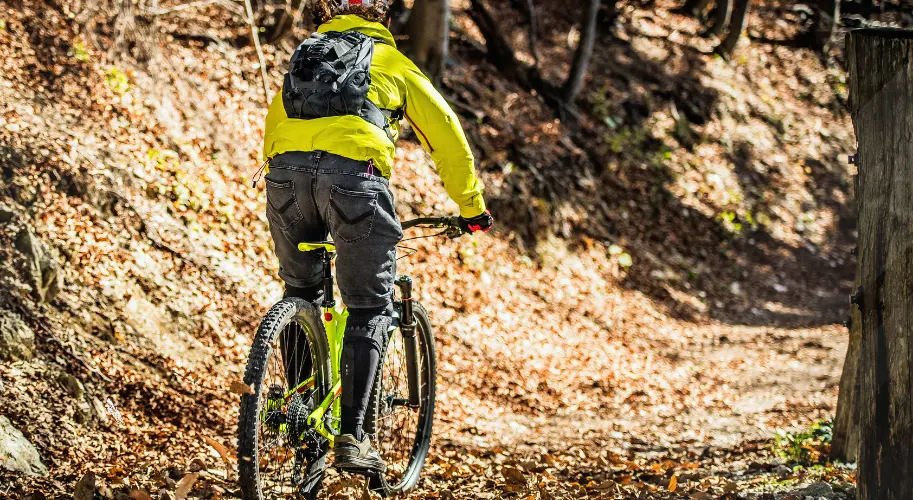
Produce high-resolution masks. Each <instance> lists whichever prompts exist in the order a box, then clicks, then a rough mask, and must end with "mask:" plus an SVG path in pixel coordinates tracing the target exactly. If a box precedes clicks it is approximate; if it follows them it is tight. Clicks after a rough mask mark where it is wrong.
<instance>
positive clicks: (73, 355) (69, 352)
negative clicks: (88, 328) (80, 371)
mask: <svg viewBox="0 0 913 500" xmlns="http://www.w3.org/2000/svg"><path fill="white" fill-rule="evenodd" d="M37 324H38V327H39V328H40V329H41V330H42V331H43V332H44V333H45V334H46V335H47V336H48V338H50V339H51V340H53V341H54V342H55V343H56V344H57V345H59V346H60V348H61V349H63V352H64V353H65V354H67V355H69V356H70V357H71V358H73V359H75V360H76V361H79V363H80V364H82V366H83V367H85V369H86V370H89V373H92V374H94V375H98V377H99V378H101V379H102V380H104V381H105V382H108V383H109V384H110V383H112V382H114V381H113V380H111V379H110V378H108V376H107V375H105V374H104V373H102V372H100V371H99V370H98V369H97V368H95V367H94V366H92V365H90V364H89V363H88V362H87V361H86V360H84V359H82V358H81V357H79V355H78V354H76V353H75V352H73V351H72V350H70V348H69V347H67V345H66V344H64V343H63V341H61V340H60V339H59V338H57V336H56V335H54V334H53V333H52V332H51V330H49V329H48V328H47V327H46V326H44V325H43V324H42V323H41V322H40V321H39V322H38V323H37Z"/></svg>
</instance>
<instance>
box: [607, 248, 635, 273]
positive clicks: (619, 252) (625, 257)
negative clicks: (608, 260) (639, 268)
mask: <svg viewBox="0 0 913 500" xmlns="http://www.w3.org/2000/svg"><path fill="white" fill-rule="evenodd" d="M609 255H612V256H614V257H615V258H616V259H618V265H620V266H621V267H624V268H628V267H631V266H633V265H634V259H633V258H632V257H631V254H629V253H628V252H625V251H624V249H623V248H621V247H620V246H618V245H612V246H610V247H609Z"/></svg>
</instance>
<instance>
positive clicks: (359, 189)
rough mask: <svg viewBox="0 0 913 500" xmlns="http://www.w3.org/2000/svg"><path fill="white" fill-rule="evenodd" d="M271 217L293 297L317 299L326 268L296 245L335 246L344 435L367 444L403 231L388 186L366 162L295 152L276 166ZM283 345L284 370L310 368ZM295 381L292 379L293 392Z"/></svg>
mask: <svg viewBox="0 0 913 500" xmlns="http://www.w3.org/2000/svg"><path fill="white" fill-rule="evenodd" d="M269 167H270V168H269V174H267V176H266V200H267V208H266V217H267V219H268V220H269V223H270V224H269V225H270V233H272V236H273V241H274V243H275V247H276V255H277V256H278V257H279V276H281V277H282V279H283V280H284V281H285V283H286V285H287V287H286V292H287V293H288V292H289V291H292V290H290V287H289V285H290V286H291V287H294V288H295V289H296V290H294V291H295V292H296V293H299V294H301V296H310V297H314V296H316V294H317V293H318V289H319V287H320V285H321V282H322V279H323V273H322V271H323V263H322V261H321V259H320V257H319V256H318V255H316V254H314V253H313V252H301V251H299V250H298V243H301V242H317V241H323V240H326V238H327V234H328V233H329V234H331V235H332V236H333V241H334V242H335V244H336V252H337V256H336V280H337V283H338V284H339V289H340V291H341V295H342V301H343V303H344V304H345V305H346V306H347V307H348V308H349V313H350V314H349V320H348V322H347V323H346V331H345V337H344V342H343V348H342V366H341V367H340V375H341V377H342V422H341V424H340V425H341V428H340V431H341V432H342V434H353V435H355V437H356V438H357V439H361V437H362V423H363V421H364V415H365V410H366V408H367V405H368V397H369V395H370V391H371V387H372V386H373V384H374V379H375V376H376V373H377V369H378V366H379V363H380V356H381V353H382V352H383V351H384V347H385V345H386V341H387V331H388V330H389V328H390V322H391V314H392V307H391V303H392V299H393V280H394V276H395V273H396V245H397V243H399V241H400V240H401V239H402V237H403V231H402V228H401V226H400V223H399V219H398V218H397V216H396V211H395V208H394V207H395V205H394V202H393V194H392V193H391V192H390V186H389V182H388V181H387V179H385V178H383V177H378V176H375V175H372V174H373V171H374V169H373V168H372V167H370V166H369V165H368V164H367V163H365V162H359V161H355V160H350V159H348V158H343V157H341V156H337V155H333V154H329V153H326V152H321V151H316V152H307V153H306V152H293V153H284V154H281V155H278V156H276V157H275V158H273V159H272V161H270V165H269ZM289 340H292V339H285V338H284V336H283V338H282V339H280V342H281V343H280V346H281V348H282V356H283V359H284V360H285V363H286V367H287V368H289V367H302V366H305V365H309V359H310V357H309V354H308V353H307V352H304V351H302V350H301V349H299V348H296V347H294V346H296V345H297V346H306V345H307V343H306V342H297V339H294V340H296V342H292V343H291V345H286V342H288V341H289ZM297 381H298V379H297V377H296V378H295V380H294V381H293V380H289V381H288V382H289V384H290V385H291V386H294V385H295V384H296V383H297Z"/></svg>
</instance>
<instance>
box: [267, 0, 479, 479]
mask: <svg viewBox="0 0 913 500" xmlns="http://www.w3.org/2000/svg"><path fill="white" fill-rule="evenodd" d="M315 11H316V13H317V17H318V21H319V22H320V25H319V27H318V29H317V32H318V35H312V37H311V39H314V40H323V43H326V41H327V40H330V39H331V38H332V37H331V36H330V35H334V36H336V35H338V34H339V33H342V34H349V33H351V32H356V33H361V34H363V35H367V37H370V39H372V40H371V41H372V42H373V45H374V47H373V56H372V58H371V59H370V61H369V62H370V79H369V80H366V82H364V83H367V84H368V89H367V101H370V102H366V106H371V107H372V108H371V109H374V108H378V109H380V110H381V111H382V116H383V120H382V122H381V121H378V119H377V114H376V113H374V114H373V115H370V116H369V115H368V114H366V113H359V114H355V113H357V111H356V112H355V113H353V114H342V115H338V114H337V115H334V116H320V114H319V113H318V114H317V116H314V113H313V112H312V113H311V114H310V115H307V116H303V115H301V114H300V111H295V110H298V109H299V106H297V105H295V104H292V105H291V106H290V105H289V103H294V102H295V101H294V99H295V98H296V97H300V93H295V92H291V89H290V88H288V87H289V86H293V85H292V84H290V83H289V82H290V80H289V76H288V75H286V79H285V83H284V85H283V92H282V93H280V94H279V95H277V96H276V98H275V99H273V101H272V103H271V104H270V106H269V111H268V114H267V117H266V125H265V138H264V145H263V154H264V157H265V158H267V159H268V161H269V169H268V171H267V174H266V186H267V187H266V196H267V208H266V214H267V219H268V220H269V225H270V233H271V235H272V238H273V241H274V243H275V252H276V256H277V257H278V259H279V276H280V277H281V278H282V279H283V281H284V282H285V296H286V297H300V298H302V299H305V300H308V301H311V302H316V301H318V300H320V299H321V297H322V288H321V279H322V274H321V271H322V265H321V262H320V261H319V258H318V257H317V256H315V255H312V253H311V252H308V253H304V252H299V251H298V250H297V244H298V243H299V242H315V241H322V240H325V239H326V238H327V234H328V233H329V234H331V235H332V237H333V240H334V242H335V244H336V247H337V258H338V260H337V264H338V266H337V275H338V277H337V279H338V284H339V288H340V291H341V294H342V299H343V302H344V303H345V304H346V306H347V307H348V309H349V319H348V322H347V325H346V330H345V337H344V338H345V340H344V344H343V351H342V365H341V370H340V371H341V377H342V395H341V398H342V400H341V406H342V421H341V422H340V436H338V437H337V438H336V440H335V449H334V453H335V464H336V467H337V468H339V469H342V470H348V471H353V472H374V473H378V472H382V471H383V470H384V467H385V466H384V462H383V459H382V458H381V456H380V454H379V453H378V452H377V450H376V449H374V447H373V446H372V444H371V441H370V437H369V436H367V435H366V434H365V433H364V431H363V429H362V423H363V421H364V416H365V410H366V407H367V403H368V398H369V396H370V394H369V393H370V390H371V388H372V387H373V383H374V378H375V376H376V373H377V370H378V366H379V362H380V355H381V353H382V352H383V350H384V347H385V344H386V341H387V338H386V336H387V330H388V329H389V326H390V322H391V317H392V295H393V281H394V275H395V270H396V245H397V243H398V242H399V241H400V240H401V239H402V234H403V233H402V229H401V227H400V223H399V219H398V217H397V215H396V211H395V204H394V201H393V194H392V193H391V191H390V185H389V178H390V175H391V171H392V169H393V163H394V161H393V157H394V152H395V148H394V141H395V140H396V137H397V136H398V131H399V121H398V118H399V117H400V116H401V115H402V116H404V117H405V118H406V119H407V120H408V121H409V123H410V124H411V126H412V129H413V130H414V131H415V134H416V136H417V137H418V139H419V141H420V142H421V144H422V146H424V148H425V149H426V150H427V151H428V152H429V153H430V154H431V158H432V159H433V160H434V163H435V165H436V168H437V170H438V173H439V174H440V176H441V179H442V181H443V184H444V187H445V189H446V190H447V193H448V194H449V195H450V197H451V198H452V199H453V200H454V201H455V202H456V203H457V204H458V205H459V210H460V224H461V226H462V227H463V230H464V231H466V232H475V231H487V230H488V229H489V228H490V227H491V225H492V223H493V220H492V217H491V215H490V214H489V212H488V211H487V210H486V209H485V201H484V200H483V198H482V185H481V183H480V182H479V180H478V179H477V178H476V175H475V172H474V167H473V156H472V152H471V151H470V149H469V145H468V144H467V141H466V137H465V135H464V133H463V130H462V128H461V126H460V122H459V120H458V118H457V116H456V115H455V114H454V112H453V110H451V109H450V107H449V106H448V104H447V103H446V101H445V100H444V98H443V97H442V96H441V95H440V94H439V93H438V91H437V90H436V89H435V88H434V86H433V85H432V84H431V82H430V81H429V80H428V78H427V77H425V75H424V74H422V72H421V71H420V70H419V69H418V68H417V67H416V66H415V64H414V63H412V61H410V60H409V59H408V58H407V57H405V56H404V55H402V54H401V53H400V52H399V51H398V50H397V49H396V43H395V42H394V40H393V36H392V35H391V34H390V31H389V29H388V28H387V26H389V18H388V5H387V3H386V1H385V0H317V2H316V5H315ZM319 34H323V36H324V38H320V37H321V35H319ZM315 36H316V37H317V38H315ZM311 39H309V40H311ZM360 39H361V40H365V39H366V38H365V37H362V38H360ZM346 40H349V42H351V43H357V42H358V40H359V38H358V36H356V37H355V38H353V37H349V38H348V39H346ZM306 43H308V42H305V43H303V44H302V47H304V46H305V44H306ZM340 43H342V42H340ZM347 43H348V42H347ZM327 46H328V45H323V46H322V47H327ZM318 48H319V46H318ZM300 51H302V48H301V47H299V51H296V56H293V58H292V62H293V65H294V62H295V58H296V57H297V56H298V53H299V52H300ZM324 52H327V51H326V50H324ZM308 54H311V53H310V52H309V53H308ZM311 62H313V61H308V63H309V64H310V63H311ZM330 63H331V64H334V63H333V61H330ZM335 64H336V65H337V67H342V66H343V65H342V63H340V62H335ZM343 69H344V68H343ZM291 72H292V71H291V70H290V73H291ZM303 78H306V77H303ZM287 108H288V109H287ZM366 109H367V108H366ZM296 113H299V115H297V117H291V116H296ZM304 344H305V343H304V342H297V343H294V344H293V345H304ZM282 351H283V356H285V359H286V366H290V360H289V357H288V356H289V355H294V356H295V359H296V360H297V361H295V363H296V364H297V363H300V364H306V365H310V358H309V356H308V355H307V354H306V353H301V352H299V353H288V349H287V348H286V346H282ZM302 371H303V373H308V372H309V371H310V368H309V366H308V367H306V368H304V369H303V370H302ZM290 378H291V377H290ZM289 383H290V384H291V383H293V381H292V380H290V381H289Z"/></svg>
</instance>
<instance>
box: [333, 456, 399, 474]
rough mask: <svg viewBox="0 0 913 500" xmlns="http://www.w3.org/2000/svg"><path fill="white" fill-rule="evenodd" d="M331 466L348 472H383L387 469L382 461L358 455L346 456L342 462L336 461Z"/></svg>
mask: <svg viewBox="0 0 913 500" xmlns="http://www.w3.org/2000/svg"><path fill="white" fill-rule="evenodd" d="M333 466H334V467H335V468H337V469H339V470H344V471H348V472H362V473H365V472H367V473H375V474H383V473H384V472H385V471H386V470H387V466H386V465H385V464H383V463H378V462H377V461H376V460H368V459H364V458H358V457H347V458H346V460H345V461H344V462H337V463H336V464H334V465H333Z"/></svg>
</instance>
